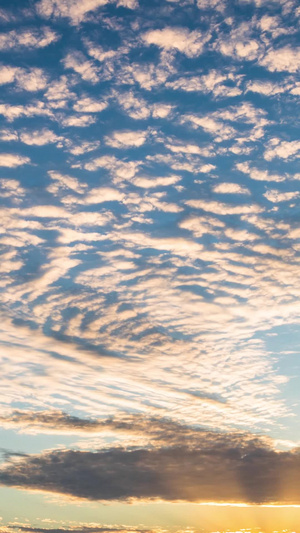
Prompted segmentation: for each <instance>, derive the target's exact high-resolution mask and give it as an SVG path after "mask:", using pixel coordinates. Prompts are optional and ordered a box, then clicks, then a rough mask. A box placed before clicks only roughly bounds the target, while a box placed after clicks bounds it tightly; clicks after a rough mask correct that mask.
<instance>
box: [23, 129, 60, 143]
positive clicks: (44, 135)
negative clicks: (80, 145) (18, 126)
mask: <svg viewBox="0 0 300 533" xmlns="http://www.w3.org/2000/svg"><path fill="white" fill-rule="evenodd" d="M62 139H63V137H59V136H57V135H56V134H55V133H54V132H53V131H51V130H47V129H46V128H45V129H43V130H33V131H27V132H26V131H23V132H21V133H20V141H21V142H23V143H24V144H28V145H30V146H44V145H46V144H50V143H56V142H58V141H60V140H62Z"/></svg>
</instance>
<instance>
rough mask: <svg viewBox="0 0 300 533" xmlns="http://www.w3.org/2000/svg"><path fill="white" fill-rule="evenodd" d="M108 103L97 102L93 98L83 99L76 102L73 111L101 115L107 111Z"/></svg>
mask: <svg viewBox="0 0 300 533" xmlns="http://www.w3.org/2000/svg"><path fill="white" fill-rule="evenodd" d="M107 106H108V103H107V102H105V101H99V100H95V99H93V98H88V97H87V98H81V99H79V100H77V101H76V103H75V104H74V106H73V109H74V110H75V111H77V112H78V113H101V111H103V110H104V109H106V108H107Z"/></svg>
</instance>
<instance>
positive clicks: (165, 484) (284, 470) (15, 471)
mask: <svg viewBox="0 0 300 533" xmlns="http://www.w3.org/2000/svg"><path fill="white" fill-rule="evenodd" d="M183 464H184V468H182V465H183ZM299 474H300V463H299V453H297V450H295V451H289V452H278V451H275V450H274V449H273V448H272V446H271V444H270V443H269V442H268V441H267V440H264V439H263V438H259V437H254V436H252V437H251V436H250V435H249V436H247V435H245V436H242V435H239V434H234V433H233V434H230V433H228V434H217V433H211V432H205V431H202V432H201V431H200V432H199V433H198V441H196V442H195V441H193V440H192V442H191V444H189V442H186V441H185V440H183V442H182V443H181V444H178V445H173V446H172V445H169V446H165V447H155V448H154V449H151V448H150V449H149V448H145V447H144V448H143V447H140V448H138V449H131V450H126V449H125V448H122V447H117V448H114V447H111V448H110V449H106V450H105V449H103V450H101V451H97V452H83V451H73V450H58V451H55V450H54V451H50V452H45V453H42V454H39V455H32V456H30V455H29V456H27V457H20V458H18V459H17V458H15V460H14V461H13V462H12V463H7V464H4V466H2V468H1V471H0V483H1V484H2V485H5V486H16V487H19V488H23V489H29V490H31V489H35V490H43V491H48V492H54V493H60V494H64V495H71V496H74V497H77V498H85V499H89V500H100V501H114V500H121V501H124V500H125V501H128V500H129V501H130V500H132V499H138V500H142V501H145V500H153V499H154V500H155V499H159V500H164V501H188V502H201V501H202V502H205V501H214V502H243V503H254V504H267V503H281V504H283V503H289V504H298V503H299V501H300V493H299V486H298V483H297V479H298V477H299ZM79 479H80V482H78V480H79Z"/></svg>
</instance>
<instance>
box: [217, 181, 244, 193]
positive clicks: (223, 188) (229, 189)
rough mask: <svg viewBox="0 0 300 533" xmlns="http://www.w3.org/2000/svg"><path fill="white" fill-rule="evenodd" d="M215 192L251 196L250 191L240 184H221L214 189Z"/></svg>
mask: <svg viewBox="0 0 300 533" xmlns="http://www.w3.org/2000/svg"><path fill="white" fill-rule="evenodd" d="M213 191H214V192H216V193H219V194H250V191H249V189H247V188H246V187H243V186H242V185H239V184H238V183H226V182H224V183H219V184H218V185H215V186H214V187H213Z"/></svg>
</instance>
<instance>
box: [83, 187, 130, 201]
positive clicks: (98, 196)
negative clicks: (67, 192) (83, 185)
mask: <svg viewBox="0 0 300 533" xmlns="http://www.w3.org/2000/svg"><path fill="white" fill-rule="evenodd" d="M123 198H124V194H123V193H121V192H120V191H118V190H117V189H113V188H111V187H98V188H94V189H91V190H90V191H89V192H88V194H87V195H86V197H85V199H84V201H83V203H85V204H100V203H103V202H115V201H117V202H118V201H122V200H123Z"/></svg>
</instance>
